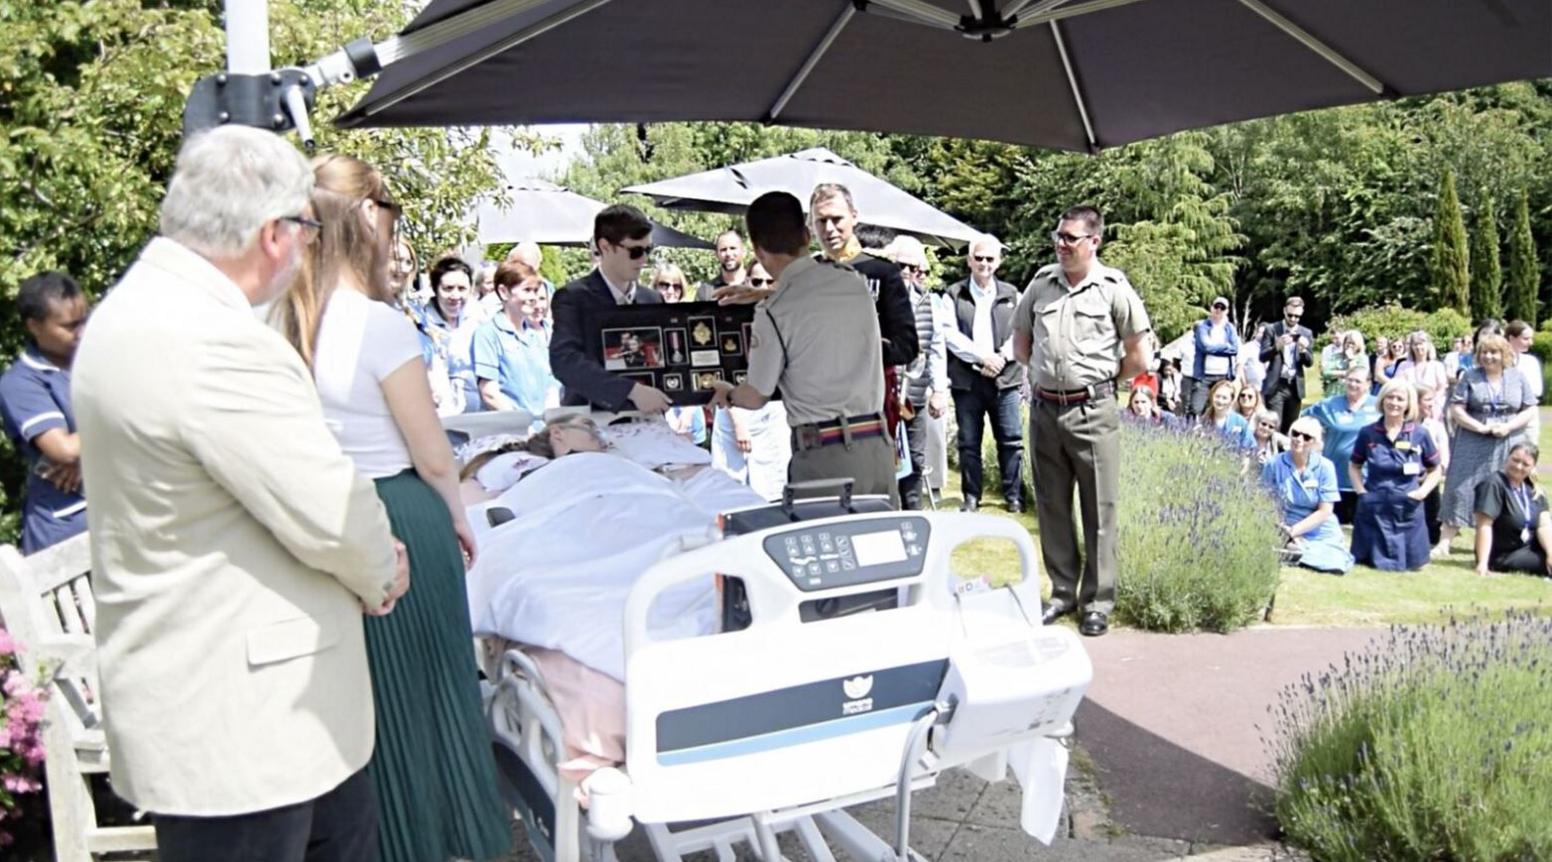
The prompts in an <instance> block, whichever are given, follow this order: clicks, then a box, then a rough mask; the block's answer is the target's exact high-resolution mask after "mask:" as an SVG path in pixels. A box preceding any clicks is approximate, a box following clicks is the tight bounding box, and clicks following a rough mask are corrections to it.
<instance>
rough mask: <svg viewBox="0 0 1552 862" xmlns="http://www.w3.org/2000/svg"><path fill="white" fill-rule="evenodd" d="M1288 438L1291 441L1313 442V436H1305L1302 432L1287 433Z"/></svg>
mask: <svg viewBox="0 0 1552 862" xmlns="http://www.w3.org/2000/svg"><path fill="white" fill-rule="evenodd" d="M1288 437H1289V439H1291V440H1308V441H1310V442H1314V440H1315V435H1313V434H1306V433H1304V432H1303V431H1289V432H1288Z"/></svg>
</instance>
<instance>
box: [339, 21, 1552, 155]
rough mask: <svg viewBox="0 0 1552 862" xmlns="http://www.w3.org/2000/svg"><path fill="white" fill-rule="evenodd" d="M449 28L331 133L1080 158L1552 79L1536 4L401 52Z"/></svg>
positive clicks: (598, 28)
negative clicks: (663, 134)
mask: <svg viewBox="0 0 1552 862" xmlns="http://www.w3.org/2000/svg"><path fill="white" fill-rule="evenodd" d="M508 2H511V0H508ZM967 9H968V10H969V11H970V14H968V15H966V14H965V12H966V10H967ZM460 13H470V14H471V15H473V16H477V17H479V21H478V24H479V26H477V27H474V26H471V27H469V28H467V30H466V31H464V35H462V36H461V37H459V38H457V39H454V40H452V41H449V42H446V43H445V44H441V45H440V46H439V47H436V48H431V49H428V50H424V51H422V52H421V53H418V54H415V55H414V56H411V57H409V58H408V59H404V60H402V61H400V62H394V63H391V64H390V65H388V67H387V68H386V69H385V70H384V71H383V73H382V74H381V76H380V77H379V78H378V79H377V82H376V84H375V85H374V86H373V87H372V90H371V92H370V93H368V94H367V95H366V97H365V98H364V99H362V101H361V102H360V103H359V104H357V105H356V106H355V107H354V108H353V109H352V110H351V111H350V112H349V113H348V114H346V115H345V116H344V117H342V118H341V119H340V120H339V122H340V123H341V124H342V125H346V126H417V125H418V126H426V125H430V126H443V125H448V126H458V125H494V124H503V123H512V124H529V123H557V122H658V121H669V120H754V121H760V122H770V123H781V124H786V125H795V126H810V127H819V128H832V129H864V130H869V131H885V132H901V133H916V134H929V135H948V136H954V137H963V138H985V139H990V140H1000V141H1008V142H1010V143H1016V144H1027V145H1032V146H1040V147H1056V148H1061V149H1068V150H1094V149H1098V148H1102V147H1110V146H1118V145H1121V144H1125V143H1129V142H1131V141H1135V140H1140V139H1143V138H1150V137H1156V136H1159V135H1164V134H1167V133H1169V132H1173V131H1177V130H1180V129H1189V128H1198V127H1202V126H1210V125H1216V124H1219V123H1226V122H1231V121H1234V120H1244V119H1249V118H1252V117H1264V116H1269V115H1272V114H1281V113H1289V112H1293V111H1301V110H1307V109H1310V108H1319V107H1324V106H1327V105H1342V104H1351V103H1354V102H1363V101H1372V100H1376V99H1383V98H1394V97H1398V96H1406V95H1414V94H1421V93H1431V92H1437V91H1441V90H1453V89H1460V88H1464V87H1472V86H1478V85H1482V84H1490V83H1495V82H1500V81H1510V80H1520V79H1528V78H1540V77H1547V76H1552V3H1549V2H1548V0H968V4H967V2H966V0H870V2H857V0H781V2H773V0H716V2H708V0H615V2H610V0H517V2H511V5H510V6H509V7H508V8H505V9H501V8H498V7H495V6H493V5H492V3H491V2H490V0H433V2H432V3H431V4H430V5H429V6H427V7H426V9H425V10H424V11H422V12H421V13H420V15H419V16H417V17H416V19H415V20H414V21H413V22H411V24H410V25H409V27H408V28H407V29H406V33H414V32H416V31H421V30H425V29H426V28H428V27H429V26H431V25H432V24H435V23H436V22H440V21H443V20H444V19H446V20H449V21H451V20H453V16H459V18H458V19H457V20H458V21H459V22H460V23H461V22H463V21H469V20H472V18H464V17H462V16H460ZM967 36H968V37H971V38H970V39H966V38H964V37H967ZM730 40H731V43H732V44H731V45H727V46H726V47H713V46H722V45H726V43H728V42H729V41H730Z"/></svg>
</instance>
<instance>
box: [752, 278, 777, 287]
mask: <svg viewBox="0 0 1552 862" xmlns="http://www.w3.org/2000/svg"><path fill="white" fill-rule="evenodd" d="M775 283H776V279H774V278H755V277H754V276H750V277H749V284H750V286H751V287H770V286H771V285H773V284H775Z"/></svg>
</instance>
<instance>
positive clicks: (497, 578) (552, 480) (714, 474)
mask: <svg viewBox="0 0 1552 862" xmlns="http://www.w3.org/2000/svg"><path fill="white" fill-rule="evenodd" d="M764 503H765V501H764V500H763V499H761V498H760V496H759V495H758V494H755V493H754V492H753V491H751V490H750V489H749V488H747V487H745V486H743V485H740V484H739V483H737V482H735V481H734V480H732V479H731V478H729V477H728V476H727V475H726V474H724V473H722V472H720V471H718V470H710V469H706V470H702V471H700V472H699V473H698V474H696V475H695V476H693V477H691V478H689V479H687V480H682V481H679V480H672V479H668V478H666V477H664V476H662V475H659V474H657V473H654V472H653V471H651V470H648V469H646V468H645V467H642V466H640V465H639V464H636V463H634V462H632V461H631V460H629V459H627V458H625V457H622V456H620V455H615V454H611V453H602V452H580V453H576V454H572V455H567V456H565V457H564V458H558V459H556V460H555V461H554V462H552V463H550V464H548V465H546V466H544V467H543V468H541V469H539V470H537V471H535V472H533V473H532V474H531V475H529V476H527V477H526V478H524V479H523V480H522V481H521V482H518V483H517V484H516V485H514V486H513V487H512V488H510V489H508V490H507V491H505V492H503V493H502V494H501V496H500V497H498V498H497V499H496V500H495V501H492V502H490V503H486V504H482V505H480V506H475V507H471V510H470V516H471V523H476V524H479V523H482V522H484V521H485V516H484V510H485V509H486V508H488V507H491V506H501V507H505V508H507V509H510V510H511V511H512V512H513V514H514V515H516V516H517V517H516V518H515V519H514V520H512V521H508V522H507V523H504V524H502V525H500V526H499V527H495V528H489V529H481V531H480V532H481V535H480V538H479V543H480V554H479V560H478V562H477V563H476V564H475V566H474V568H473V569H471V570H470V572H469V576H468V585H467V586H468V593H469V614H470V619H471V620H472V621H473V626H474V630H475V633H476V634H481V635H499V636H501V637H504V638H507V639H509V640H513V641H518V642H520V643H524V644H532V645H535V646H540V647H545V648H547V649H554V650H559V651H561V652H563V653H565V654H566V655H568V656H571V657H572V658H574V659H576V660H577V661H579V662H581V663H583V664H584V665H587V666H588V667H590V668H593V669H595V670H598V671H600V672H602V673H605V674H608V675H609V676H611V677H613V678H615V679H618V680H622V681H623V680H624V678H625V669H624V665H625V657H624V643H623V635H622V631H623V625H624V612H625V599H626V596H627V595H628V594H629V593H630V588H631V586H632V585H633V584H634V583H635V581H636V579H637V577H639V576H640V575H641V573H642V572H644V571H646V570H647V568H649V567H650V566H651V565H652V564H653V563H655V562H657V561H658V560H660V559H662V558H663V556H664V554H665V553H666V552H671V551H672V550H673V549H676V548H677V547H678V546H679V541H680V539H681V538H683V537H686V536H702V535H705V534H706V533H707V532H708V531H709V530H711V529H713V527H714V525H715V522H716V516H717V514H718V513H720V512H724V511H727V510H729V509H737V508H743V507H746V506H754V505H763V504H764ZM717 613H718V609H717V604H716V597H715V590H714V587H713V584H712V580H711V577H710V576H708V577H707V579H706V580H705V581H704V582H694V583H690V584H686V585H684V586H682V587H680V588H678V589H675V590H672V591H669V592H667V593H665V594H664V595H663V596H662V598H661V599H660V600H659V601H658V602H657V604H656V605H655V607H654V610H653V615H652V619H651V621H650V625H651V627H652V629H653V630H654V631H658V632H661V633H663V634H665V635H667V636H675V637H688V636H693V635H699V634H707V633H709V632H711V631H712V630H713V629H714V627H715V625H716V623H717Z"/></svg>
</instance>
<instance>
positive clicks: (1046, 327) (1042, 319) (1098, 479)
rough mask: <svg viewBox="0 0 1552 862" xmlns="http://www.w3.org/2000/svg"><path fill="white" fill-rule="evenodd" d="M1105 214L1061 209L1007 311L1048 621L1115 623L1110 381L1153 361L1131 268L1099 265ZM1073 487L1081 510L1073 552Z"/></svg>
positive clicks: (1115, 443) (1114, 421)
mask: <svg viewBox="0 0 1552 862" xmlns="http://www.w3.org/2000/svg"><path fill="white" fill-rule="evenodd" d="M1104 231H1105V221H1104V219H1103V218H1102V217H1101V216H1100V214H1099V210H1097V209H1095V208H1093V207H1091V206H1076V207H1073V208H1071V209H1069V210H1067V211H1066V212H1064V213H1062V217H1061V220H1060V221H1059V222H1057V225H1056V230H1055V231H1054V232H1052V234H1051V241H1052V242H1053V243H1055V244H1056V256H1057V260H1058V263H1057V264H1055V265H1053V266H1047V267H1044V268H1043V269H1041V270H1040V271H1039V272H1037V273H1035V278H1034V280H1033V281H1031V282H1030V283H1029V287H1028V288H1026V289H1025V291H1024V296H1023V298H1022V299H1020V300H1019V305H1018V308H1017V309H1016V310H1015V311H1014V312H1013V355H1014V357H1015V358H1017V359H1018V361H1019V362H1023V363H1027V364H1028V366H1029V384H1030V387H1031V389H1032V391H1033V394H1034V401H1033V403H1031V404H1030V407H1029V436H1030V449H1031V450H1033V452H1034V459H1035V463H1034V468H1035V469H1034V474H1035V475H1034V478H1035V502H1036V504H1037V505H1038V507H1039V512H1040V546H1041V552H1042V556H1043V558H1044V562H1045V568H1046V571H1047V572H1048V573H1050V577H1051V603H1050V605H1048V606H1047V607H1046V611H1045V614H1044V617H1043V618H1044V620H1045V622H1046V624H1050V623H1053V622H1055V621H1056V620H1057V619H1058V618H1059V617H1062V616H1064V615H1066V614H1070V613H1073V612H1075V611H1077V610H1079V609H1080V608H1081V609H1082V611H1083V617H1082V619H1081V620H1080V622H1079V625H1078V631H1080V632H1082V633H1083V634H1085V635H1088V636H1090V637H1094V636H1097V635H1102V634H1104V633H1105V632H1107V631H1109V629H1110V612H1111V610H1112V609H1113V608H1114V606H1115V576H1116V499H1117V497H1119V496H1120V466H1121V441H1120V431H1121V417H1120V410H1119V408H1118V406H1117V404H1116V398H1115V393H1116V380H1118V379H1119V380H1130V379H1131V378H1132V377H1134V376H1136V375H1137V374H1140V373H1142V372H1143V371H1144V370H1146V369H1147V368H1148V365H1149V364H1150V363H1151V362H1152V360H1153V349H1152V346H1151V344H1150V342H1149V340H1148V338H1147V336H1148V334H1149V333H1150V332H1152V331H1153V330H1152V324H1150V323H1149V322H1148V312H1147V310H1146V309H1144V308H1143V304H1142V299H1141V298H1139V297H1138V296H1137V291H1136V290H1134V289H1132V285H1131V283H1130V282H1129V281H1127V280H1126V274H1125V273H1123V272H1121V271H1120V270H1118V269H1112V268H1110V267H1108V266H1105V265H1104V264H1103V263H1100V261H1099V258H1098V256H1097V255H1098V252H1099V245H1100V242H1101V238H1102V236H1103V234H1104ZM1074 489H1076V490H1077V492H1078V499H1079V502H1080V503H1081V505H1082V507H1083V540H1084V541H1083V547H1084V548H1085V549H1086V550H1087V552H1088V554H1087V557H1088V558H1087V559H1086V560H1083V561H1081V563H1082V564H1081V567H1080V560H1079V557H1078V536H1077V524H1076V521H1075V519H1074V518H1073V510H1072V498H1073V491H1074Z"/></svg>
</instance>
